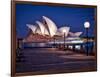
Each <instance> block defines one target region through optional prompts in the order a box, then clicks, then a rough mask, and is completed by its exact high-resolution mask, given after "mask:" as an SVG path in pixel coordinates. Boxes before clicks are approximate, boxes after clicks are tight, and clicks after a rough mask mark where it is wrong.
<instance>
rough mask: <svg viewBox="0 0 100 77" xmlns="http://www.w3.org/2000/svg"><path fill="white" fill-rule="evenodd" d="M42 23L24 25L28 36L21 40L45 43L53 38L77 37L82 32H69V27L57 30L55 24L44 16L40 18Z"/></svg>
mask: <svg viewBox="0 0 100 77" xmlns="http://www.w3.org/2000/svg"><path fill="white" fill-rule="evenodd" d="M42 18H43V21H42V22H40V21H36V24H35V25H33V24H26V26H27V27H28V28H29V29H30V32H29V34H28V35H27V37H26V38H25V39H24V40H23V41H25V42H47V41H51V40H53V38H56V39H61V38H62V37H64V36H65V37H74V38H75V37H79V36H80V35H81V34H82V32H76V33H73V32H70V27H67V26H63V27H60V28H58V27H57V25H56V24H55V22H53V21H52V20H51V19H50V18H48V17H46V16H42Z"/></svg>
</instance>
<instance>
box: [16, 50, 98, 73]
mask: <svg viewBox="0 0 100 77" xmlns="http://www.w3.org/2000/svg"><path fill="white" fill-rule="evenodd" d="M94 70H96V60H95V57H94V56H86V55H85V54H78V53H76V52H72V51H61V50H58V49H55V48H31V49H28V48H26V49H23V50H21V51H20V55H19V57H18V58H17V60H16V72H17V73H23V72H34V74H38V73H40V74H42V73H57V72H58V73H59V72H60V73H61V72H78V71H94Z"/></svg>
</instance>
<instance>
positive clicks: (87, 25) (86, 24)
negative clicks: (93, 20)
mask: <svg viewBox="0 0 100 77" xmlns="http://www.w3.org/2000/svg"><path fill="white" fill-rule="evenodd" d="M84 27H85V29H86V39H87V42H86V52H87V56H88V29H89V27H90V23H89V22H88V21H86V22H85V23H84Z"/></svg>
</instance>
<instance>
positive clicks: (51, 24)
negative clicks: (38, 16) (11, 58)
mask: <svg viewBox="0 0 100 77" xmlns="http://www.w3.org/2000/svg"><path fill="white" fill-rule="evenodd" d="M43 19H44V20H45V21H46V23H47V26H48V29H49V33H50V36H51V37H52V36H54V35H55V34H56V32H57V26H56V24H55V23H54V22H53V21H52V20H51V19H49V18H48V17H46V16H43Z"/></svg>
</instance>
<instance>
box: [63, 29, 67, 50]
mask: <svg viewBox="0 0 100 77" xmlns="http://www.w3.org/2000/svg"><path fill="white" fill-rule="evenodd" d="M63 33H64V50H65V33H66V30H65V29H64V30H63Z"/></svg>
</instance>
